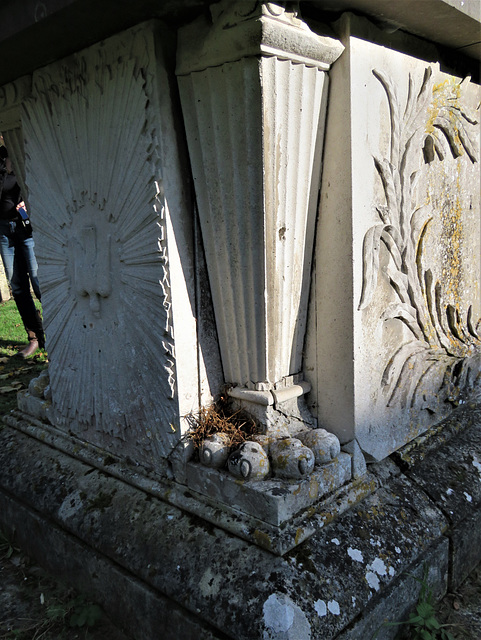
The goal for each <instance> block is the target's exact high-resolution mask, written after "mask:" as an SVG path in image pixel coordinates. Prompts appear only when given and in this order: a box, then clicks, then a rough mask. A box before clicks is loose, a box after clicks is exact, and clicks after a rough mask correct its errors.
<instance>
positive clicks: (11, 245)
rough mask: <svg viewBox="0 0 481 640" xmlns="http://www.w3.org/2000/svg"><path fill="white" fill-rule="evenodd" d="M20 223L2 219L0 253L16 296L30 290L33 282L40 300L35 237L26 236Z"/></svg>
mask: <svg viewBox="0 0 481 640" xmlns="http://www.w3.org/2000/svg"><path fill="white" fill-rule="evenodd" d="M18 225H19V223H17V222H6V221H3V220H0V254H1V256H2V261H3V266H4V267H5V273H6V276H7V280H8V283H9V284H10V286H11V287H12V293H13V297H14V298H16V297H17V296H19V295H22V294H25V293H26V292H27V291H30V282H31V283H32V289H33V291H34V293H35V296H36V297H37V298H38V300H40V299H41V297H42V296H41V292H40V285H39V283H38V277H37V271H38V265H37V259H36V257H35V252H34V247H35V242H34V240H33V238H25V237H24V234H23V231H22V229H21V228H17V227H18Z"/></svg>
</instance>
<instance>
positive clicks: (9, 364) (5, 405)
mask: <svg viewBox="0 0 481 640" xmlns="http://www.w3.org/2000/svg"><path fill="white" fill-rule="evenodd" d="M38 307H39V309H41V307H40V305H39V304H38ZM27 344H28V339H27V334H26V332H25V329H24V327H23V324H22V321H21V319H20V315H19V313H18V311H17V307H16V305H15V302H14V301H13V300H8V301H7V302H2V303H0V416H2V415H5V414H6V413H9V412H10V411H11V410H12V409H16V407H17V391H20V390H21V389H25V388H26V387H28V383H29V382H30V380H31V379H32V378H36V377H37V376H39V375H40V372H41V371H42V370H43V369H45V367H46V366H47V363H48V358H47V353H46V351H45V350H42V351H40V350H39V351H37V353H36V354H35V355H34V356H33V357H32V358H29V359H28V360H22V359H21V358H18V357H15V355H16V353H17V351H19V350H20V349H22V348H23V347H24V346H25V345H27Z"/></svg>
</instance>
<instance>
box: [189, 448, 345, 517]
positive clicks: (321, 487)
mask: <svg viewBox="0 0 481 640" xmlns="http://www.w3.org/2000/svg"><path fill="white" fill-rule="evenodd" d="M350 478H351V456H350V455H349V454H347V453H341V454H340V455H339V457H338V458H336V459H335V460H333V461H332V462H331V463H329V464H325V465H323V466H317V467H316V468H315V470H314V472H313V473H311V474H310V476H309V477H308V478H307V479H303V480H290V481H288V480H283V481H280V480H276V479H275V478H274V479H271V480H262V481H259V482H241V481H238V480H236V479H235V478H233V477H232V476H230V475H229V474H228V473H226V472H223V471H219V470H218V469H209V468H207V467H203V466H202V465H200V464H196V463H194V462H189V463H188V464H187V486H188V487H189V488H190V489H193V490H194V491H197V492H198V493H199V494H201V495H205V496H208V497H209V498H212V499H214V500H217V501H219V502H221V503H223V504H226V505H230V507H231V508H233V509H238V510H239V511H240V512H243V513H248V514H250V515H252V516H254V517H256V518H259V519H260V520H264V521H265V522H267V523H269V524H272V525H274V526H277V527H278V526H280V525H282V524H283V523H285V522H287V521H288V520H290V519H292V518H293V517H294V516H296V515H297V514H299V513H300V512H302V511H304V510H305V509H306V508H308V507H312V506H313V505H315V504H316V503H317V502H319V500H320V499H321V498H322V497H324V496H326V495H327V494H329V493H332V492H333V491H335V490H336V489H339V487H341V486H342V485H344V484H345V483H346V482H347V481H348V480H350Z"/></svg>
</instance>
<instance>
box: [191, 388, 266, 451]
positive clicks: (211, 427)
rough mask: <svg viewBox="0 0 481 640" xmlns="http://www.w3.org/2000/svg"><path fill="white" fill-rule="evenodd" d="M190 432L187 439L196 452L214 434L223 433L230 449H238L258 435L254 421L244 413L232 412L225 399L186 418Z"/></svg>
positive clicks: (257, 427) (257, 428)
mask: <svg viewBox="0 0 481 640" xmlns="http://www.w3.org/2000/svg"><path fill="white" fill-rule="evenodd" d="M188 421H189V424H190V430H189V432H188V437H189V438H190V439H191V440H192V442H193V443H194V446H195V448H196V450H198V449H199V447H200V445H201V444H202V442H203V441H204V440H205V439H206V438H208V437H209V436H212V435H214V434H215V433H224V434H226V436H227V437H228V441H229V446H230V447H231V449H235V448H237V447H239V446H240V445H241V444H242V443H243V442H245V441H246V440H248V439H249V438H250V437H251V436H252V435H254V434H256V433H259V432H260V430H259V426H258V425H257V423H256V422H255V420H254V419H253V418H252V417H251V416H249V415H247V414H246V413H245V412H243V411H241V410H238V411H233V410H232V409H231V408H230V407H229V403H228V401H227V398H226V397H222V398H221V399H220V400H219V401H218V402H216V403H214V404H212V405H210V406H209V407H201V409H200V411H199V413H197V414H191V415H190V416H188Z"/></svg>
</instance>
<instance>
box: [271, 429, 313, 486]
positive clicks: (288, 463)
mask: <svg viewBox="0 0 481 640" xmlns="http://www.w3.org/2000/svg"><path fill="white" fill-rule="evenodd" d="M270 454H271V459H272V467H273V470H274V474H275V475H276V476H277V477H278V478H293V479H294V478H304V477H305V476H307V475H309V474H310V473H311V472H312V470H313V469H314V464H315V457H314V453H313V452H312V451H311V450H310V449H309V448H308V447H305V446H304V445H303V444H302V442H301V441H300V440H298V439H297V438H285V439H284V440H278V441H277V442H273V443H272V444H271V447H270Z"/></svg>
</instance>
